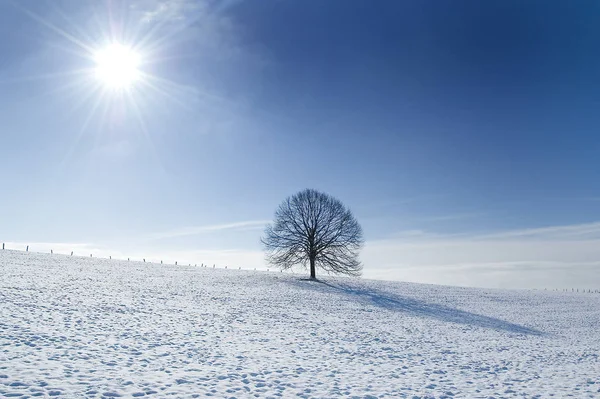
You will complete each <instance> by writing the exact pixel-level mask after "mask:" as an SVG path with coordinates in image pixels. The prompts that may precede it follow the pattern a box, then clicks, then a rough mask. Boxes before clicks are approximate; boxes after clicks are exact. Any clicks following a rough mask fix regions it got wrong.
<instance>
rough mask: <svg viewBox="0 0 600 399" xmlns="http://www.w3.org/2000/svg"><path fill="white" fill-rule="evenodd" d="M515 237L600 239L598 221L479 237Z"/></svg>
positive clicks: (599, 224)
mask: <svg viewBox="0 0 600 399" xmlns="http://www.w3.org/2000/svg"><path fill="white" fill-rule="evenodd" d="M516 237H520V238H528V239H536V238H537V239H552V240H566V239H568V240H572V239H600V222H593V223H583V224H574V225H566V226H548V227H540V228H533V229H521V230H511V231H506V232H500V233H494V234H487V235H483V236H482V237H480V238H483V239H492V238H516Z"/></svg>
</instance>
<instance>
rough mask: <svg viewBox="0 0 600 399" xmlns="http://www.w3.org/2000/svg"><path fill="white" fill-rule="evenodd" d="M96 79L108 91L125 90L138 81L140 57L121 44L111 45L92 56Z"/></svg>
mask: <svg viewBox="0 0 600 399" xmlns="http://www.w3.org/2000/svg"><path fill="white" fill-rule="evenodd" d="M94 61H95V62H96V69H95V72H96V77H97V78H98V79H99V80H100V81H101V82H102V83H103V84H104V85H105V86H106V87H108V88H110V89H125V88H128V87H130V86H131V85H133V84H134V83H135V82H136V81H137V80H139V79H140V76H141V72H140V70H139V69H138V67H139V65H140V55H139V54H138V53H137V52H136V51H134V50H133V49H132V48H130V47H127V46H125V45H123V44H119V43H113V44H111V45H109V46H107V47H105V48H103V49H101V50H99V51H97V52H96V54H95V55H94Z"/></svg>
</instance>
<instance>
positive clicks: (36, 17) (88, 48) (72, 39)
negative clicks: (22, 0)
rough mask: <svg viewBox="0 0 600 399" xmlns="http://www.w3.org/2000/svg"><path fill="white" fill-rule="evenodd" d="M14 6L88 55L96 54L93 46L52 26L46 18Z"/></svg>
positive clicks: (16, 5)
mask: <svg viewBox="0 0 600 399" xmlns="http://www.w3.org/2000/svg"><path fill="white" fill-rule="evenodd" d="M14 6H15V7H17V8H18V9H20V10H21V11H22V12H24V13H25V14H27V15H28V16H29V17H30V18H32V19H34V20H35V21H37V22H39V23H40V24H42V25H44V26H45V27H47V28H49V29H50V30H52V31H54V32H55V33H58V34H59V35H60V36H62V37H63V38H65V39H67V40H68V41H70V42H71V43H73V44H75V45H77V46H79V47H81V48H82V49H83V50H85V51H86V52H87V54H93V53H94V49H93V48H92V47H91V46H89V45H87V44H85V43H84V42H82V41H81V40H79V39H77V38H76V37H75V36H73V35H71V34H70V33H68V32H66V31H64V30H63V29H60V28H58V27H56V26H55V25H53V24H51V23H50V22H48V21H46V20H45V19H44V18H42V17H40V16H39V15H37V14H35V13H34V12H32V11H30V10H28V9H26V8H25V7H22V6H20V5H18V4H16V3H15V4H14Z"/></svg>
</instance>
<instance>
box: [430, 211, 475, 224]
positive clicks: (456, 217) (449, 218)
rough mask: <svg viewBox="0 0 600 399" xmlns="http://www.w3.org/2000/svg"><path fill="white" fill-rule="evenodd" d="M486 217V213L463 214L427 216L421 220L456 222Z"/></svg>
mask: <svg viewBox="0 0 600 399" xmlns="http://www.w3.org/2000/svg"><path fill="white" fill-rule="evenodd" d="M483 215H485V213H484V212H463V213H452V214H448V215H438V216H427V217H424V218H421V219H419V220H420V221H423V222H446V221H454V220H465V219H473V218H477V217H480V216H483Z"/></svg>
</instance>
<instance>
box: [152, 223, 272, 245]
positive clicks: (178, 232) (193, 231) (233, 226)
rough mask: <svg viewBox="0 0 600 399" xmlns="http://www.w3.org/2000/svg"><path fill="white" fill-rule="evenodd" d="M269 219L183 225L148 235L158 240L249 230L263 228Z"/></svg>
mask: <svg viewBox="0 0 600 399" xmlns="http://www.w3.org/2000/svg"><path fill="white" fill-rule="evenodd" d="M269 222H270V221H269V220H250V221H244V222H235V223H224V224H214V225H206V226H188V227H182V228H178V229H173V230H168V231H164V232H159V233H155V234H151V235H149V236H148V239H152V240H158V239H163V238H175V237H185V236H193V235H198V234H205V233H212V232H217V231H223V230H237V231H247V230H262V229H263V228H264V227H265V225H267V223H269Z"/></svg>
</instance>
